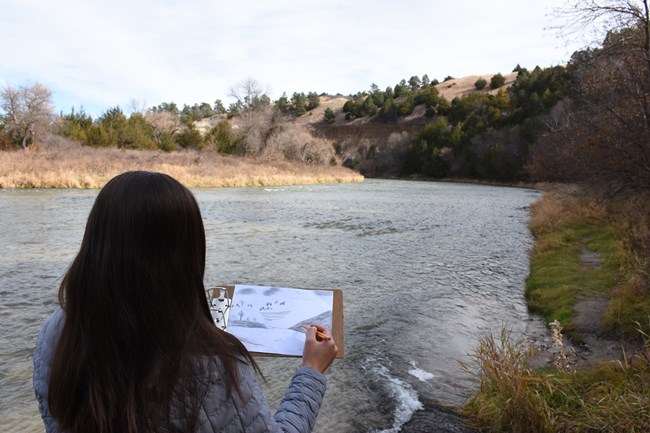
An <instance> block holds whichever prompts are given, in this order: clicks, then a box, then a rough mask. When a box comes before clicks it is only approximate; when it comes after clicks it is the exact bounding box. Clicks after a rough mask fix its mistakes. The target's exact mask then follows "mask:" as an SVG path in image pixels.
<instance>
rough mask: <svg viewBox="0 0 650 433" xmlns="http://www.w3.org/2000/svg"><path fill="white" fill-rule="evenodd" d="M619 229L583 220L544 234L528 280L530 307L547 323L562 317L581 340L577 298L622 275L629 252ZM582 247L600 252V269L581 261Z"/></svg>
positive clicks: (600, 290)
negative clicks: (577, 326) (625, 250)
mask: <svg viewBox="0 0 650 433" xmlns="http://www.w3.org/2000/svg"><path fill="white" fill-rule="evenodd" d="M616 232H617V231H616V228H615V227H614V226H612V225H597V224H590V223H582V224H570V225H569V226H567V227H564V228H562V229H560V230H558V231H552V232H548V233H544V234H542V235H540V237H539V238H538V239H537V245H536V247H535V250H534V251H533V255H532V258H531V270H530V274H529V276H528V278H527V280H526V300H527V301H528V307H529V309H530V310H531V311H532V312H534V313H538V314H541V315H542V316H543V317H544V319H545V320H546V322H547V323H549V322H552V321H553V320H558V321H559V322H560V323H561V324H562V328H563V329H564V331H565V333H566V334H567V335H568V336H569V337H570V338H572V339H574V340H577V341H580V335H579V334H578V333H577V332H576V329H575V324H574V322H573V321H574V311H573V309H574V305H575V302H576V299H577V298H578V297H581V296H595V295H598V294H601V293H607V292H608V291H610V290H611V289H612V288H613V287H616V285H617V284H618V281H619V280H620V279H621V278H622V275H621V266H622V262H623V260H624V256H625V254H624V252H623V251H622V249H621V247H620V243H619V242H618V241H617V238H616ZM582 249H587V250H590V251H594V252H596V253H598V254H599V256H600V259H601V262H602V266H601V268H600V269H594V268H590V267H587V266H584V265H583V264H582V263H581V261H580V257H579V256H580V251H581V250H582Z"/></svg>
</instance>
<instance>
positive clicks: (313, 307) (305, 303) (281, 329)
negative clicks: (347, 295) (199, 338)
mask: <svg viewBox="0 0 650 433" xmlns="http://www.w3.org/2000/svg"><path fill="white" fill-rule="evenodd" d="M332 302H333V294H332V292H331V291H329V290H301V289H290V288H281V287H269V286H250V285H241V284H240V285H237V286H235V292H234V295H233V304H232V309H231V311H230V320H229V322H228V328H227V331H228V332H230V333H231V334H233V335H235V336H237V337H238V338H239V339H240V340H241V341H242V343H244V345H245V346H246V348H247V349H248V350H250V351H252V352H263V353H274V354H285V355H293V356H301V355H302V350H303V345H304V341H305V329H304V328H303V325H307V326H309V325H311V324H314V323H318V324H321V325H325V326H327V327H328V328H330V329H331V327H332Z"/></svg>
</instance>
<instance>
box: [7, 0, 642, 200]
mask: <svg viewBox="0 0 650 433" xmlns="http://www.w3.org/2000/svg"><path fill="white" fill-rule="evenodd" d="M647 6H648V2H647V0H644V1H632V0H630V1H628V0H625V1H624V0H609V1H608V2H607V4H606V5H605V6H603V5H601V4H600V3H599V2H596V1H593V0H586V1H584V2H577V3H576V4H575V5H574V7H572V8H569V9H567V10H568V11H570V14H572V15H571V18H572V20H571V21H570V23H572V24H571V25H572V26H580V25H582V26H586V25H588V24H589V23H591V22H592V21H593V20H594V19H595V18H598V17H601V18H602V17H606V18H609V20H608V21H606V23H607V24H608V25H609V26H610V27H609V28H608V31H607V32H606V35H605V37H604V40H603V41H602V43H601V44H600V45H599V46H598V47H596V48H587V49H584V50H580V51H577V52H575V53H574V54H573V55H572V56H571V59H570V60H569V62H568V63H567V64H566V65H558V66H553V67H548V68H540V67H535V68H534V69H532V70H528V69H526V68H524V67H521V66H520V65H517V66H516V67H515V68H514V70H513V72H516V74H517V75H516V80H515V82H514V83H513V84H512V85H511V86H509V87H508V88H506V87H504V82H505V79H504V77H503V75H501V74H496V75H494V76H492V77H491V78H490V80H489V82H488V80H486V79H484V78H481V79H479V80H477V81H476V83H475V84H474V86H475V90H476V91H475V92H473V93H470V94H468V95H465V96H462V97H457V98H454V99H453V100H451V101H448V100H447V99H445V98H443V97H441V95H440V93H439V91H438V87H439V86H440V85H443V84H444V83H445V82H446V81H449V80H450V79H452V77H451V76H448V77H445V79H444V80H443V82H442V83H440V82H439V81H438V80H436V79H434V80H431V79H430V78H429V77H428V76H427V75H426V74H425V75H423V76H421V77H419V76H417V75H414V76H412V77H410V78H409V79H408V80H406V79H402V80H401V81H400V82H398V83H397V84H395V85H394V86H388V87H387V88H386V89H385V90H381V89H380V88H379V86H377V85H376V84H374V83H373V84H371V86H370V89H369V90H367V91H361V92H358V93H356V94H353V95H349V97H348V98H347V101H346V102H345V104H344V106H343V108H342V111H343V113H344V117H345V119H346V120H347V121H354V120H356V119H361V118H367V119H368V121H369V122H370V124H372V122H381V123H392V122H396V121H403V120H402V119H403V118H404V117H405V116H409V115H411V114H412V113H413V111H414V110H415V108H416V107H418V106H420V105H422V106H423V112H424V118H425V119H426V122H425V124H424V125H423V127H422V129H421V130H420V132H419V133H417V134H415V136H413V137H411V138H409V139H406V140H393V143H392V144H391V146H392V148H391V149H390V151H389V152H386V151H385V149H378V148H374V147H373V146H370V147H369V148H368V149H361V148H359V149H357V150H358V151H357V152H356V154H355V155H354V156H353V157H350V156H349V155H348V154H346V153H345V152H344V149H342V148H341V146H338V145H337V144H336V143H329V144H328V143H326V142H324V140H323V139H322V138H318V137H316V136H315V135H314V134H313V131H312V130H311V129H309V127H308V126H305V125H302V126H301V125H299V124H298V123H296V122H293V123H292V122H291V120H292V119H293V118H295V117H299V116H302V115H304V114H306V113H308V112H310V111H312V110H314V109H315V108H317V107H318V106H319V105H320V96H322V95H318V94H317V93H316V92H308V93H299V92H296V93H293V95H291V97H289V96H288V95H286V94H283V95H282V96H281V97H280V98H278V100H276V101H271V99H270V98H269V97H268V92H267V91H266V90H265V89H263V88H262V86H261V85H260V84H259V83H258V82H257V81H256V80H254V79H250V78H249V79H246V80H243V81H242V82H240V83H238V84H237V85H235V86H233V87H232V88H231V92H230V96H232V97H233V98H234V100H235V102H233V103H231V104H229V106H228V107H227V108H226V107H225V106H224V104H223V102H222V101H221V100H216V101H215V102H214V103H213V104H209V103H206V102H202V103H198V104H194V105H191V106H189V105H184V106H183V107H182V108H179V107H178V106H177V105H176V104H175V103H174V102H164V103H161V104H159V105H158V106H155V107H151V108H149V109H147V110H140V111H134V112H132V113H131V114H130V115H127V114H126V113H125V112H124V111H123V110H122V109H121V108H120V107H112V108H109V109H108V110H106V112H104V113H103V114H102V115H100V116H98V117H97V118H95V119H93V118H92V117H91V116H90V115H88V114H87V113H85V112H84V110H83V109H81V108H80V109H77V110H75V109H72V110H71V112H69V113H67V114H65V113H61V114H60V115H59V116H54V115H53V107H52V101H51V92H50V91H49V90H48V89H47V88H45V87H44V86H42V85H40V84H34V85H32V86H22V87H18V88H12V87H9V86H7V87H6V88H5V89H3V90H2V92H1V93H0V99H1V103H2V106H1V108H2V115H1V116H0V146H1V147H2V148H10V147H12V146H22V147H23V148H27V147H28V146H29V145H30V144H31V143H32V142H34V141H38V140H39V137H42V136H43V135H44V134H45V133H46V131H47V130H48V128H49V129H52V128H54V129H55V131H56V132H57V133H59V134H62V135H65V136H67V137H70V138H73V139H75V140H78V141H80V142H82V143H84V144H85V145H88V146H97V147H102V146H117V147H123V148H143V149H160V150H164V151H172V150H175V149H182V148H197V149H202V148H212V149H215V150H217V151H218V152H221V153H226V154H238V155H252V156H259V155H263V156H272V157H282V158H289V159H300V160H306V161H311V162H321V163H337V161H342V162H343V163H344V164H346V165H348V166H350V167H352V168H356V167H362V166H363V164H362V163H363V162H364V160H368V159H375V160H378V161H380V162H381V160H382V159H383V162H384V164H383V165H382V167H384V171H382V170H379V171H378V172H376V173H375V174H376V175H380V176H381V175H385V174H395V173H396V174H398V175H400V176H414V175H417V176H426V177H430V178H443V177H463V178H479V179H492V180H499V181H505V182H513V181H521V180H531V181H542V180H558V181H581V182H584V183H589V184H591V185H592V186H594V188H596V187H597V188H599V189H601V190H603V191H606V193H607V194H614V195H615V194H618V193H621V192H625V191H639V190H647V189H650V168H649V167H650V149H649V137H648V134H649V130H650V120H649V119H650V101H649V100H648V99H649V98H650V96H649V94H650V26H649V20H648V7H647ZM487 88H489V89H491V90H492V91H491V92H488V91H487V90H488V89H487ZM204 119H212V121H211V122H210V127H209V129H208V130H205V129H203V130H199V128H198V127H197V124H198V123H199V122H201V121H202V120H204ZM336 119H337V115H336V113H334V111H333V110H332V109H331V108H327V109H326V110H324V115H323V118H322V119H320V120H321V121H322V122H323V123H324V124H327V123H333V122H334V121H335V120H336ZM339 119H340V117H339ZM335 152H336V153H337V154H335ZM348 153H349V152H348ZM387 161H390V163H388V162H387ZM379 165H381V164H379Z"/></svg>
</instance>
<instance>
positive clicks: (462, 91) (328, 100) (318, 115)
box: [296, 72, 517, 126]
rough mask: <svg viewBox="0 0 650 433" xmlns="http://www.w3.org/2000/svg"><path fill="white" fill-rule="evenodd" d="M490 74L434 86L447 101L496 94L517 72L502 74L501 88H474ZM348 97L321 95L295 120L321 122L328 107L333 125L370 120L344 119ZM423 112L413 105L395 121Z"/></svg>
mask: <svg viewBox="0 0 650 433" xmlns="http://www.w3.org/2000/svg"><path fill="white" fill-rule="evenodd" d="M492 75H494V74H482V75H469V76H467V77H462V78H453V79H451V80H447V81H445V82H443V83H439V84H437V85H436V86H435V87H436V89H437V90H438V92H440V96H442V97H443V98H445V99H446V100H448V101H452V100H453V99H454V98H456V97H462V96H465V95H468V94H470V93H475V92H481V93H490V94H496V93H497V92H498V91H499V90H500V89H507V88H508V87H510V86H512V84H513V83H514V82H515V80H516V79H517V72H511V73H509V74H505V75H504V77H505V79H506V81H505V84H504V85H503V86H502V87H501V88H499V89H491V88H490V86H489V85H488V86H486V87H485V88H484V89H483V90H476V87H475V86H474V83H476V80H478V79H479V78H483V79H485V80H486V81H488V83H489V82H490V78H492ZM348 99H349V98H348V97H346V96H343V95H340V94H338V95H334V96H331V95H323V96H321V97H320V106H319V107H316V108H315V109H313V110H311V111H310V112H308V113H307V114H305V115H303V116H301V117H299V118H297V119H296V122H297V123H309V124H314V123H321V122H322V121H323V118H324V117H325V109H326V108H330V109H331V110H332V111H333V112H334V114H335V115H336V120H335V122H334V123H333V125H336V126H343V125H359V124H363V123H367V122H368V121H370V118H368V117H363V118H360V119H355V120H351V121H350V120H346V119H345V113H344V112H343V105H344V104H345V102H346V101H348ZM424 112H425V107H424V106H423V105H418V106H417V107H415V110H414V111H413V114H411V115H410V116H407V117H404V118H399V120H398V121H397V123H421V122H422V121H423V120H424V119H423V118H424Z"/></svg>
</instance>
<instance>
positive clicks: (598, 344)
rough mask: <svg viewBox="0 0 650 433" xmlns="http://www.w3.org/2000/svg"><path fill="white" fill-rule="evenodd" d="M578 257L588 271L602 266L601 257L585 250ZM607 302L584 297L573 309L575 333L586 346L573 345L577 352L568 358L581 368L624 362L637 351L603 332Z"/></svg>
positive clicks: (605, 297)
mask: <svg viewBox="0 0 650 433" xmlns="http://www.w3.org/2000/svg"><path fill="white" fill-rule="evenodd" d="M579 257H580V263H581V265H582V266H584V267H586V268H591V269H600V268H601V267H602V261H601V257H600V255H599V254H598V253H596V252H594V251H590V250H587V249H585V248H583V249H582V251H580V256H579ZM608 303H609V299H608V297H607V295H605V294H600V295H597V296H592V297H583V298H580V299H578V300H577V301H576V304H575V306H574V307H573V308H574V312H575V319H574V324H575V327H576V330H577V331H578V332H579V333H580V334H581V335H582V339H583V343H582V344H579V345H573V346H572V347H573V350H574V353H572V354H570V355H571V356H570V357H569V361H570V362H571V363H572V364H575V365H576V366H580V365H588V364H594V363H598V362H605V361H620V360H623V359H624V357H625V354H626V353H627V354H630V353H631V351H633V350H634V347H633V346H632V345H631V344H629V343H626V342H624V341H622V340H617V339H612V338H610V337H607V336H606V335H605V334H604V333H603V322H604V317H605V310H606V309H607V304H608ZM568 344H569V345H571V344H570V343H568Z"/></svg>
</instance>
